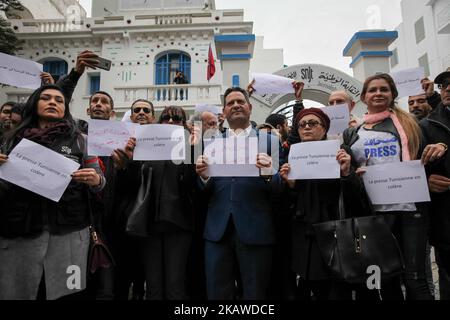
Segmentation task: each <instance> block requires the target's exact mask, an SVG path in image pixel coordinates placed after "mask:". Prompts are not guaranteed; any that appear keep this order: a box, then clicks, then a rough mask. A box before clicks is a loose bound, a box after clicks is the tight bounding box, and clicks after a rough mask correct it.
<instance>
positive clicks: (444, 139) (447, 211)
mask: <svg viewBox="0 0 450 320" xmlns="http://www.w3.org/2000/svg"><path fill="white" fill-rule="evenodd" d="M420 126H421V128H422V132H423V136H424V142H425V144H427V145H428V144H436V143H440V142H441V143H445V144H447V145H450V110H449V107H444V105H443V104H442V103H441V104H440V105H439V106H438V107H437V108H436V109H435V110H434V111H433V112H432V113H431V114H430V115H429V117H428V118H427V119H424V120H422V121H421V122H420ZM426 170H427V175H432V174H437V175H441V176H444V177H447V178H450V154H449V151H447V153H446V154H445V155H444V157H443V158H441V159H440V160H439V161H436V162H432V163H430V164H429V165H427V167H426ZM431 200H432V202H431V206H430V209H431V210H430V220H431V235H430V238H431V239H430V242H431V243H432V244H434V245H436V246H445V247H447V248H449V249H450V190H449V191H447V192H444V193H439V194H438V193H431Z"/></svg>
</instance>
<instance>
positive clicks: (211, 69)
mask: <svg viewBox="0 0 450 320" xmlns="http://www.w3.org/2000/svg"><path fill="white" fill-rule="evenodd" d="M215 74H216V62H215V61H214V55H213V52H212V49H211V45H209V52H208V73H207V75H206V79H208V81H209V80H211V78H212V77H214V75H215Z"/></svg>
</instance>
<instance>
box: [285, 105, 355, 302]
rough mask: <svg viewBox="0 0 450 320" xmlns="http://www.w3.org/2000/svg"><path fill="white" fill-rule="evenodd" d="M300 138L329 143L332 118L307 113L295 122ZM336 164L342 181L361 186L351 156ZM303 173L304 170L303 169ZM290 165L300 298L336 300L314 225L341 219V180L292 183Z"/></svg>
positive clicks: (294, 257)
mask: <svg viewBox="0 0 450 320" xmlns="http://www.w3.org/2000/svg"><path fill="white" fill-rule="evenodd" d="M294 121H295V123H296V126H295V127H298V134H299V136H300V139H301V141H302V142H312V141H324V140H327V133H328V130H329V129H330V119H329V117H328V116H327V115H326V114H325V113H324V112H323V111H322V110H320V109H318V108H310V109H303V110H302V111H300V113H299V114H298V115H297V117H296V118H295V120H294ZM336 160H337V162H338V163H339V165H340V169H341V176H342V179H341V180H342V181H343V182H345V183H351V182H354V181H355V180H356V182H354V183H358V181H359V180H358V178H357V177H356V175H355V173H354V172H352V171H351V169H350V160H351V158H350V156H349V155H348V154H347V153H346V152H345V151H344V150H339V152H338V154H337V156H336ZM300 169H301V168H300ZM290 170H291V165H290V164H288V163H287V164H284V165H283V166H282V168H281V170H280V174H281V176H282V178H283V179H284V180H285V181H286V183H287V185H288V186H289V189H290V191H289V193H290V194H291V196H292V199H293V206H292V208H293V211H294V212H293V214H292V219H293V221H292V269H293V270H294V271H295V272H296V273H297V274H298V275H299V276H300V282H299V285H298V287H299V298H300V299H302V300H309V299H311V294H313V296H314V298H315V299H317V300H327V299H330V298H334V297H332V296H331V292H332V289H333V281H332V279H331V275H330V274H329V272H328V270H327V266H326V263H325V262H324V261H323V260H322V257H321V254H320V251H319V247H318V244H317V240H316V237H315V234H314V230H313V224H316V223H321V222H326V221H330V220H338V219H339V197H340V194H341V180H340V179H330V180H298V181H292V180H289V179H288V174H289V172H290Z"/></svg>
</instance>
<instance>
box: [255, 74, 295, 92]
mask: <svg viewBox="0 0 450 320" xmlns="http://www.w3.org/2000/svg"><path fill="white" fill-rule="evenodd" d="M253 79H254V80H255V83H254V84H253V89H255V93H257V94H258V95H263V94H272V93H276V94H285V93H294V92H295V90H294V87H293V86H292V83H293V82H294V81H293V80H292V79H289V78H285V77H280V76H276V75H273V74H266V73H255V74H253Z"/></svg>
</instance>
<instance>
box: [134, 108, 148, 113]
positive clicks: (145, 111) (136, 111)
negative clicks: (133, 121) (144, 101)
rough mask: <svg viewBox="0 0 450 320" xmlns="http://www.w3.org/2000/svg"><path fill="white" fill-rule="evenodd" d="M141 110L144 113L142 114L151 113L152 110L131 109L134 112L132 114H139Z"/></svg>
mask: <svg viewBox="0 0 450 320" xmlns="http://www.w3.org/2000/svg"><path fill="white" fill-rule="evenodd" d="M141 110H142V111H144V113H150V112H152V110H150V108H147V107H143V108H134V109H133V112H134V113H139V112H141Z"/></svg>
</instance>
